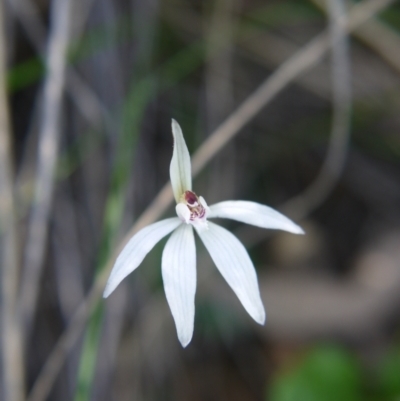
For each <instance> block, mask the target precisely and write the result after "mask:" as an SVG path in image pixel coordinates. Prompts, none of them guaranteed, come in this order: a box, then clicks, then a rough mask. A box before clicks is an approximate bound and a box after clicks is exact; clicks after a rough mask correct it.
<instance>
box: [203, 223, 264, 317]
mask: <svg viewBox="0 0 400 401" xmlns="http://www.w3.org/2000/svg"><path fill="white" fill-rule="evenodd" d="M197 233H198V234H199V237H200V238H201V240H202V241H203V243H204V245H205V247H206V248H207V250H208V252H209V253H210V255H211V258H212V260H213V261H214V263H215V264H216V266H217V268H218V270H219V271H220V272H221V274H222V276H223V277H224V278H225V280H226V281H227V283H228V284H229V285H230V286H231V288H232V289H233V291H234V292H235V294H236V295H237V296H238V298H239V300H240V302H241V303H242V305H243V306H244V308H245V309H246V311H247V312H248V313H249V315H250V316H251V317H252V318H253V319H254V320H255V321H256V322H257V323H259V324H264V321H265V310H264V306H263V304H262V301H261V298H260V291H259V289H258V282H257V275H256V271H255V269H254V266H253V263H252V262H251V260H250V257H249V255H248V253H247V251H246V249H245V248H244V246H243V245H242V243H241V242H240V241H239V240H238V239H237V238H236V237H235V236H234V235H233V234H231V233H230V232H229V231H227V230H226V229H225V228H222V227H220V226H218V225H217V224H214V223H211V222H210V221H209V222H208V230H197Z"/></svg>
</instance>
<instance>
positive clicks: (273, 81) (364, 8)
mask: <svg viewBox="0 0 400 401" xmlns="http://www.w3.org/2000/svg"><path fill="white" fill-rule="evenodd" d="M393 1H394V0H365V1H364V2H363V3H359V4H357V5H356V6H354V7H353V8H352V9H351V11H350V12H349V14H348V19H347V20H345V19H341V20H340V22H339V23H340V24H343V26H344V29H345V31H346V32H350V31H352V30H354V29H355V28H356V27H357V26H359V25H360V24H362V23H364V22H365V21H367V20H368V19H369V18H371V17H372V16H373V15H374V14H376V13H377V12H379V11H381V10H382V9H383V8H385V7H387V6H388V5H389V4H391V3H392V2H393ZM329 48H330V37H329V34H328V33H327V32H325V33H323V34H321V35H318V36H317V37H316V38H315V39H313V40H312V41H311V42H310V43H309V44H308V45H306V46H304V48H303V49H301V50H300V51H299V52H297V53H296V54H295V55H293V56H292V57H291V58H290V59H289V60H287V61H286V62H285V63H283V64H282V66H281V67H280V68H278V69H277V70H276V71H275V73H273V74H272V75H271V76H270V77H269V78H268V79H267V80H266V81H265V82H264V83H263V84H262V85H261V86H260V87H259V88H258V89H257V90H256V91H255V92H254V93H253V94H252V95H250V96H249V97H248V98H247V99H246V100H245V101H244V103H243V104H242V105H241V106H240V107H239V108H238V109H237V110H236V111H235V112H234V113H233V114H232V115H231V116H230V117H229V118H228V119H227V120H226V121H225V122H224V123H223V124H222V125H221V126H220V127H219V128H218V129H217V130H216V131H214V133H213V134H212V135H211V136H210V137H209V138H208V139H207V140H206V141H205V142H204V143H203V145H202V146H201V147H200V148H199V149H198V150H197V152H196V153H195V154H194V156H193V159H192V161H193V164H192V174H193V176H196V175H197V174H198V173H199V172H200V170H201V169H202V168H203V167H204V166H205V165H206V164H207V163H208V162H209V161H210V160H211V159H212V158H213V157H214V156H215V155H216V154H217V153H218V152H219V151H220V150H221V149H222V148H223V146H224V145H226V144H227V143H228V142H229V141H230V140H231V139H232V138H233V137H234V136H235V135H236V134H237V133H238V132H239V131H240V129H241V128H243V126H244V125H245V124H247V123H248V122H249V121H250V120H251V119H252V118H253V117H254V116H255V115H256V114H257V113H258V112H259V111H260V110H261V109H262V108H263V107H264V106H265V105H266V104H267V103H268V102H269V101H271V100H272V99H273V97H274V96H276V95H277V94H278V93H279V92H280V91H281V90H282V89H283V88H285V87H286V86H287V85H288V84H289V83H290V82H292V81H293V79H294V78H296V77H297V76H298V75H299V74H301V73H303V72H305V71H306V70H308V69H310V68H311V67H312V66H314V65H315V64H316V63H318V62H319V61H321V59H322V57H323V56H324V55H325V53H326V52H327V50H328V49H329ZM172 201H173V195H172V190H171V186H170V183H168V184H166V185H165V186H164V187H163V188H162V189H161V191H160V192H159V194H158V195H157V196H156V198H155V199H154V201H153V202H152V203H151V204H150V205H149V206H148V208H147V209H146V210H145V211H144V212H143V214H142V215H141V217H140V218H139V220H138V221H137V222H136V224H135V225H134V226H133V227H132V229H131V230H130V231H129V232H128V233H127V234H126V235H125V237H124V239H123V240H122V241H121V244H120V246H119V247H118V249H117V250H116V252H115V253H114V256H113V258H111V259H110V260H109V262H108V264H107V268H106V269H104V270H103V272H102V273H101V274H100V275H99V276H98V277H96V280H95V282H94V283H93V286H92V288H91V289H90V290H89V293H88V295H87V297H86V299H85V301H84V302H83V303H82V304H81V306H80V307H79V308H78V310H77V312H76V314H75V315H74V317H73V318H72V320H71V323H70V324H69V327H68V328H67V329H66V331H65V332H64V334H63V335H62V336H61V338H60V340H59V341H58V343H57V344H56V346H55V347H54V350H53V352H52V353H51V355H50V357H49V358H48V360H47V362H46V364H45V366H44V367H43V369H42V371H41V373H40V374H39V377H38V379H37V381H36V383H35V385H34V387H33V389H32V392H31V394H30V396H29V398H28V400H27V401H43V400H44V399H45V398H46V396H47V394H48V393H49V391H50V389H51V386H52V384H53V382H54V380H55V379H56V377H57V375H58V372H59V370H60V368H61V367H62V364H63V362H64V360H65V358H66V356H67V354H68V352H69V351H70V349H71V347H72V346H73V345H74V343H75V341H76V339H77V338H78V337H79V334H80V332H81V330H82V329H83V327H84V325H85V322H86V319H87V318H88V316H89V315H90V312H91V310H92V309H93V306H94V305H96V304H97V302H98V301H99V298H100V296H101V293H102V291H103V288H104V285H105V283H106V281H107V277H108V274H109V271H110V270H111V267H112V264H113V262H114V258H115V256H116V255H117V254H118V253H119V252H120V250H121V249H122V247H123V246H124V245H125V244H126V243H127V242H128V241H129V239H130V238H131V237H132V235H134V234H135V233H136V232H137V231H138V230H139V229H140V228H142V227H143V226H146V225H147V224H150V223H152V222H154V221H155V220H156V219H157V218H159V217H160V216H161V215H162V214H163V213H164V212H165V210H166V209H167V208H168V206H169V205H170V204H171V203H172Z"/></svg>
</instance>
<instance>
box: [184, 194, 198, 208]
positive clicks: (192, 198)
mask: <svg viewBox="0 0 400 401" xmlns="http://www.w3.org/2000/svg"><path fill="white" fill-rule="evenodd" d="M184 196H185V201H186V203H187V204H188V206H197V204H198V203H199V200H198V198H197V195H196V194H195V193H194V192H192V191H185V194H184Z"/></svg>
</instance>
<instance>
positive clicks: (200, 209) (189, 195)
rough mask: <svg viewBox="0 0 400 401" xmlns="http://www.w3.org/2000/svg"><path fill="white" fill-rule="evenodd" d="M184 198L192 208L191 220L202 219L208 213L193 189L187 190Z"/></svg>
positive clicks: (190, 208)
mask: <svg viewBox="0 0 400 401" xmlns="http://www.w3.org/2000/svg"><path fill="white" fill-rule="evenodd" d="M183 198H184V200H185V202H186V205H187V207H188V208H189V210H190V220H191V221H193V220H195V219H202V218H203V217H205V215H206V209H205V208H204V206H203V205H202V204H201V203H200V201H199V198H198V196H197V195H196V194H195V193H194V192H192V191H185V193H184V194H183Z"/></svg>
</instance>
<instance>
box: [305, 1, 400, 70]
mask: <svg viewBox="0 0 400 401" xmlns="http://www.w3.org/2000/svg"><path fill="white" fill-rule="evenodd" d="M311 2H312V3H313V4H315V5H316V6H317V7H319V8H321V9H322V10H323V11H325V12H326V11H327V10H326V4H325V0H311ZM352 35H353V36H354V37H356V38H357V39H359V40H360V41H361V42H363V43H364V44H366V45H367V46H368V47H370V48H371V49H372V50H374V51H375V53H377V54H378V55H379V56H381V57H382V59H383V60H385V61H386V62H387V63H388V64H389V65H390V66H391V67H392V68H393V69H394V70H395V71H396V72H397V73H400V51H399V49H400V37H399V35H398V33H397V32H396V31H395V30H394V29H393V28H390V27H389V26H388V25H386V24H384V23H383V22H381V21H379V20H377V19H376V18H371V19H370V20H369V21H367V22H366V23H365V24H363V25H362V26H360V27H359V28H357V29H356V30H355V31H354V32H352Z"/></svg>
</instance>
